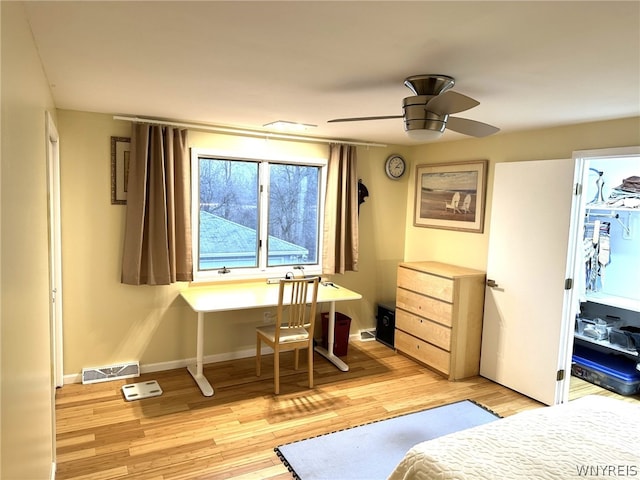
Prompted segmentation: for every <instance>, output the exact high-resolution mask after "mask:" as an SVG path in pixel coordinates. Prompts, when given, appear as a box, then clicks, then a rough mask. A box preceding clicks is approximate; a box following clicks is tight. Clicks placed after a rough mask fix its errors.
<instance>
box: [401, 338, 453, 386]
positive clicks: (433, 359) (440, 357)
mask: <svg viewBox="0 0 640 480" xmlns="http://www.w3.org/2000/svg"><path fill="white" fill-rule="evenodd" d="M395 341H396V348H397V349H398V350H399V351H400V352H403V353H406V354H407V355H409V356H411V357H413V358H415V359H416V360H418V361H420V362H422V363H424V364H425V365H429V366H430V367H432V368H435V369H436V370H438V371H440V372H442V373H444V374H445V375H449V362H450V355H449V352H445V351H444V350H441V349H439V348H438V347H434V346H433V345H431V344H429V343H427V342H424V341H422V340H419V339H417V338H416V337H414V336H412V335H409V334H408V333H405V332H403V331H402V330H396V338H395Z"/></svg>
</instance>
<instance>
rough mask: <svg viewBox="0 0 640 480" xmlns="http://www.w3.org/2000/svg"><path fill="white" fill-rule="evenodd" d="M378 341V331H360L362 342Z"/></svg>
mask: <svg viewBox="0 0 640 480" xmlns="http://www.w3.org/2000/svg"><path fill="white" fill-rule="evenodd" d="M375 339H376V329H375V328H374V329H372V330H360V341H361V342H368V341H370V340H375Z"/></svg>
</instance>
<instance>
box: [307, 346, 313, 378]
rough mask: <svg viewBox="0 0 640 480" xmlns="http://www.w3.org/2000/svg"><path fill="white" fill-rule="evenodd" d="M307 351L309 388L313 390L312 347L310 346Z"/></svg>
mask: <svg viewBox="0 0 640 480" xmlns="http://www.w3.org/2000/svg"><path fill="white" fill-rule="evenodd" d="M308 350H309V353H308V360H307V363H308V364H309V388H313V347H311V346H310V347H309V348H308Z"/></svg>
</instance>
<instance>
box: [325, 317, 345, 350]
mask: <svg viewBox="0 0 640 480" xmlns="http://www.w3.org/2000/svg"><path fill="white" fill-rule="evenodd" d="M350 328H351V318H350V317H348V316H346V315H345V314H343V313H340V312H336V324H335V328H334V331H333V353H334V354H335V355H337V356H339V357H344V356H345V355H346V354H347V350H348V348H349V329H350ZM322 347H323V348H324V349H328V348H329V313H328V312H323V313H322Z"/></svg>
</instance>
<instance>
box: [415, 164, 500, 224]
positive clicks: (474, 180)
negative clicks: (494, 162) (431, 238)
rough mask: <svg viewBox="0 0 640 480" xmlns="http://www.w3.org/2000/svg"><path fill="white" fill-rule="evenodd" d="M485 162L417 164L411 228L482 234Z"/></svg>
mask: <svg viewBox="0 0 640 480" xmlns="http://www.w3.org/2000/svg"><path fill="white" fill-rule="evenodd" d="M488 163H489V162H488V161H487V160H478V161H474V162H461V163H440V164H433V165H418V166H417V167H416V169H417V170H416V198H415V219H414V225H415V226H417V227H428V228H443V229H447V230H460V231H466V232H474V233H482V232H483V230H484V207H485V197H486V187H487V168H488Z"/></svg>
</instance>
